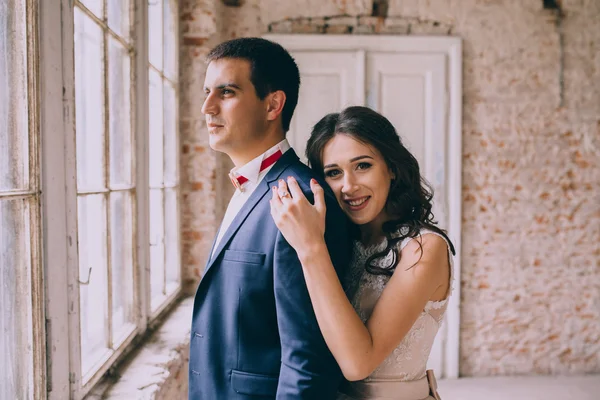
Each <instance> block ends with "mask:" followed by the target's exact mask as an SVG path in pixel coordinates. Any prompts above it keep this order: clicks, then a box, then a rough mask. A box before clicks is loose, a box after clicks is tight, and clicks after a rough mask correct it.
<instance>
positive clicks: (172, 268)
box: [165, 189, 181, 295]
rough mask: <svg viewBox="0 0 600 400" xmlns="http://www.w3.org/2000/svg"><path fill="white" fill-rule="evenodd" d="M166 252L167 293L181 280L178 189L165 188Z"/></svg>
mask: <svg viewBox="0 0 600 400" xmlns="http://www.w3.org/2000/svg"><path fill="white" fill-rule="evenodd" d="M165 236H166V238H165V252H166V270H167V271H166V274H167V276H166V278H167V279H166V281H167V295H169V294H171V293H172V292H173V290H175V289H177V287H178V286H179V280H180V271H181V256H180V253H179V206H178V203H177V189H166V190H165Z"/></svg>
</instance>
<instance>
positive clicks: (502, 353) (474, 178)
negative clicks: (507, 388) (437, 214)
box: [181, 0, 600, 376]
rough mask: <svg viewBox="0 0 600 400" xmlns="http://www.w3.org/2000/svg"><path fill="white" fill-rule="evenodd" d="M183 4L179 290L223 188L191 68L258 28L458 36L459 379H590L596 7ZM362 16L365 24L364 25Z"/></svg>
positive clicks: (597, 109)
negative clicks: (460, 129) (219, 47)
mask: <svg viewBox="0 0 600 400" xmlns="http://www.w3.org/2000/svg"><path fill="white" fill-rule="evenodd" d="M227 3H236V4H241V5H240V6H236V7H231V6H226V5H224V3H223V2H222V1H217V0H214V1H209V0H182V7H181V23H182V28H183V39H182V48H181V118H182V120H181V127H182V132H181V135H182V138H181V142H182V149H181V151H182V172H183V176H182V179H183V184H182V188H183V224H184V226H183V241H184V258H183V262H184V265H185V268H186V273H185V281H186V284H187V287H188V288H189V290H190V291H193V289H194V288H195V285H196V284H197V282H198V279H199V277H200V276H201V271H202V268H203V266H204V263H205V261H206V257H207V254H208V251H209V249H210V245H211V243H212V239H213V236H214V233H215V230H216V228H217V226H218V223H219V221H220V219H221V217H222V215H223V212H224V208H225V207H226V205H227V201H228V199H229V196H230V195H231V193H232V191H231V188H230V184H229V181H228V178H227V176H226V172H227V170H228V169H229V168H230V164H229V160H227V159H226V158H224V157H222V156H219V155H217V154H215V153H214V152H213V151H212V150H210V148H209V147H208V144H207V139H206V136H207V133H206V128H205V125H204V118H203V116H202V114H201V112H200V108H201V105H202V101H203V100H204V95H203V90H202V83H203V79H204V72H205V69H206V66H205V64H204V60H203V57H204V56H205V55H206V53H207V51H208V50H209V49H210V48H211V47H212V46H214V45H215V44H216V43H218V42H220V41H222V40H225V39H229V38H233V37H240V36H258V35H262V34H265V33H268V32H271V33H314V34H327V33H338V34H339V33H346V34H398V35H429V34H434V35H453V36H458V37H460V38H462V39H463V49H464V50H463V79H464V81H463V93H464V105H463V107H464V108H463V143H464V144H463V153H464V162H463V184H464V186H463V235H462V252H463V258H462V279H461V282H460V284H461V290H462V296H461V318H462V321H461V360H460V373H461V375H463V376H489V375H505V374H581V373H593V372H595V373H598V372H600V1H598V0H563V1H562V2H561V3H562V16H560V17H559V15H558V13H557V12H556V11H554V10H545V9H543V1H542V0H496V1H493V0H402V1H401V0H389V1H382V0H376V1H375V3H376V6H375V7H374V4H373V3H374V2H373V1H367V0H295V1H281V0H262V1H261V0H243V1H237V2H235V1H234V2H232V1H228V2H227ZM374 15H375V16H374Z"/></svg>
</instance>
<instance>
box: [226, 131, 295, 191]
mask: <svg viewBox="0 0 600 400" xmlns="http://www.w3.org/2000/svg"><path fill="white" fill-rule="evenodd" d="M290 148H291V146H290V143H289V142H288V140H287V139H283V140H282V141H281V142H279V143H277V144H276V145H275V146H273V147H271V148H270V149H269V150H267V151H265V152H264V153H262V154H261V155H260V156H258V157H256V158H254V159H253V160H252V161H249V162H248V163H246V164H244V165H242V166H241V167H239V168H237V167H235V168H233V169H232V170H231V172H230V173H231V175H233V176H236V177H237V176H240V175H241V176H245V177H246V178H247V179H248V181H249V182H252V183H253V184H256V183H257V182H258V180H259V177H260V175H261V170H260V166H261V164H262V162H263V160H264V159H265V158H267V157H269V156H270V155H272V154H274V153H276V152H277V151H281V154H284V153H285V152H286V151H288V150H289V149H290ZM270 168H271V167H269V168H266V169H264V170H263V171H262V172H263V173H264V172H266V171H268V170H269V169H270ZM247 183H248V182H247ZM247 183H246V184H247Z"/></svg>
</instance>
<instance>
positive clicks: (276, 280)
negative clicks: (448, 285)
mask: <svg viewBox="0 0 600 400" xmlns="http://www.w3.org/2000/svg"><path fill="white" fill-rule="evenodd" d="M288 176H294V177H295V178H296V179H297V180H298V182H299V184H300V187H301V188H302V190H303V192H304V193H305V195H306V196H307V197H308V198H309V200H311V201H312V200H313V196H312V192H311V190H310V186H309V183H310V179H311V178H314V177H315V176H314V173H313V172H312V171H311V170H310V169H309V168H308V167H307V166H305V165H304V164H302V163H301V162H300V161H299V160H298V157H297V156H296V154H295V153H294V151H293V150H292V149H290V150H288V151H287V152H286V153H285V154H284V155H283V156H282V157H281V158H280V159H279V161H278V162H277V163H276V164H275V165H274V166H273V168H272V169H271V170H270V171H269V172H268V174H267V176H266V177H265V178H264V179H263V180H262V181H261V183H260V184H259V186H258V187H257V188H256V190H255V191H254V193H253V194H252V195H251V197H250V198H249V199H248V201H247V202H246V204H245V205H244V206H243V208H242V209H241V210H240V212H239V213H238V215H237V216H236V217H235V219H234V220H233V222H232V224H231V226H230V227H229V229H228V230H227V231H226V233H225V235H224V236H223V238H222V240H221V242H220V244H219V246H218V248H216V249H215V252H214V255H213V257H212V258H211V259H210V260H209V261H208V263H207V265H206V268H205V270H204V275H203V277H202V280H201V281H200V284H199V286H198V289H197V291H196V297H195V300H194V312H193V316H192V332H191V342H190V367H189V368H190V369H189V399H190V400H219V399H226V400H236V399H240V400H241V399H246V400H259V399H278V400H279V399H281V400H283V399H307V400H308V399H310V400H315V399H325V400H326V399H333V398H334V397H335V393H336V390H337V387H338V385H339V383H340V381H341V372H340V370H339V367H338V365H337V363H336V362H335V359H334V358H333V356H332V355H331V353H330V351H329V349H328V348H327V346H326V344H325V341H324V340H323V336H322V335H321V332H320V330H319V326H318V325H317V321H316V318H315V314H314V311H313V309H312V305H311V302H310V298H309V294H308V290H307V288H306V284H305V281H304V276H303V272H302V266H301V264H300V262H299V260H298V257H297V255H296V252H295V251H294V249H293V248H292V247H291V246H290V245H289V244H288V243H287V242H286V240H285V239H284V238H283V236H282V235H281V232H279V230H278V229H277V227H276V226H275V223H274V222H273V219H272V217H271V213H270V206H269V199H270V198H271V192H270V187H272V186H273V185H276V184H277V180H278V179H279V178H286V177H288ZM321 183H322V182H321ZM322 184H323V183H322ZM323 186H324V187H325V188H326V196H325V197H326V203H327V217H326V219H327V221H326V232H325V239H326V242H327V245H328V248H329V252H330V254H331V259H332V261H333V264H334V266H335V267H336V270H337V271H338V274H340V273H341V272H342V270H343V269H346V267H347V266H348V264H349V260H350V255H351V254H350V253H351V248H350V237H349V233H350V229H349V226H350V225H349V221H348V219H347V218H346V216H345V215H344V214H343V212H342V211H341V209H340V208H339V205H338V203H337V201H336V199H335V197H334V195H333V193H332V192H331V190H329V187H327V185H325V184H324V185H323ZM213 246H214V245H213Z"/></svg>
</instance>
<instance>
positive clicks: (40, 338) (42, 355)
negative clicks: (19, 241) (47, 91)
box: [0, 0, 46, 399]
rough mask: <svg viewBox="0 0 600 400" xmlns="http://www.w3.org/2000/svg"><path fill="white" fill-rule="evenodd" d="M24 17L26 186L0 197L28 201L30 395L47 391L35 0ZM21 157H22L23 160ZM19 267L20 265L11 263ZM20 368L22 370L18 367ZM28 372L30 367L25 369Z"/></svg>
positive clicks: (41, 395)
mask: <svg viewBox="0 0 600 400" xmlns="http://www.w3.org/2000/svg"><path fill="white" fill-rule="evenodd" d="M24 8H25V20H24V21H22V23H23V24H25V40H26V43H25V45H24V46H23V47H24V49H25V52H26V54H25V65H24V67H25V68H26V71H25V74H26V76H25V85H26V90H27V94H26V98H27V136H28V148H27V153H26V154H25V153H23V154H22V156H23V158H25V157H26V158H27V163H28V169H29V170H28V188H27V189H23V190H8V191H6V192H2V193H0V199H3V200H4V199H8V200H11V199H22V200H24V201H26V202H28V203H29V209H28V214H29V215H28V221H25V223H28V224H29V232H30V240H29V246H30V268H31V269H30V271H28V272H29V282H28V285H29V290H30V293H29V294H30V297H29V298H28V299H26V300H27V301H28V304H27V305H25V304H21V307H27V308H30V311H31V314H30V315H29V316H28V317H29V318H30V322H31V329H32V330H33V332H31V344H32V346H33V348H32V349H31V352H30V357H31V358H30V362H31V367H32V370H31V372H32V373H33V377H32V382H33V387H31V388H30V392H29V393H30V396H31V398H35V399H37V398H44V396H45V393H46V337H45V335H46V324H45V309H44V307H43V293H44V271H43V263H42V256H41V255H42V231H41V226H42V220H41V218H42V215H41V201H42V193H41V176H40V165H41V154H40V141H41V138H40V118H39V116H40V108H39V99H40V86H39V84H40V82H39V80H38V68H39V59H38V54H39V53H38V36H37V35H38V23H37V17H38V15H39V11H38V3H37V0H26V2H25V4H24ZM23 161H24V160H23ZM13 267H15V268H19V267H20V266H18V265H16V266H13ZM19 372H23V371H19ZM27 372H29V371H27Z"/></svg>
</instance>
